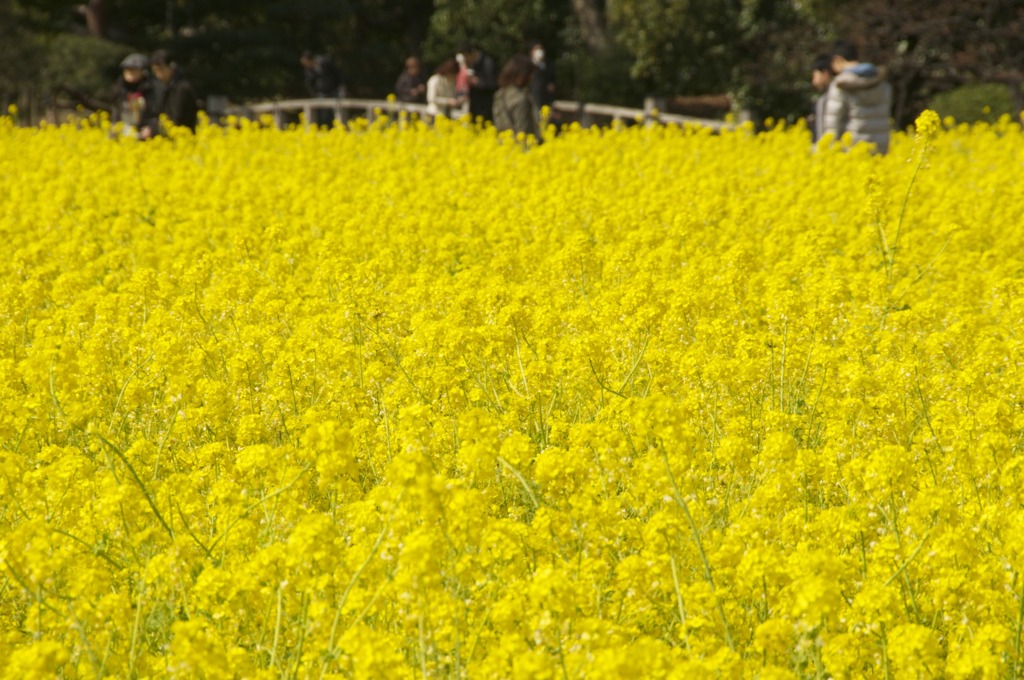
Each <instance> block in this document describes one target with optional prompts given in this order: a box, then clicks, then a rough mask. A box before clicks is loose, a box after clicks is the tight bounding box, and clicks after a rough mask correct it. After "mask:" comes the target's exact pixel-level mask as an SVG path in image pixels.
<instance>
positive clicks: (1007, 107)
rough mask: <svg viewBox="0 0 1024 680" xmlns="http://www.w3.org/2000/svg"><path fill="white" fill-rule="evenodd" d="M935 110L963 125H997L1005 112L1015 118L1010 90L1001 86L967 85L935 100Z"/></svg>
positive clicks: (932, 106) (934, 98) (933, 102)
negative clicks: (985, 123) (996, 122)
mask: <svg viewBox="0 0 1024 680" xmlns="http://www.w3.org/2000/svg"><path fill="white" fill-rule="evenodd" d="M931 108H933V109H934V110H935V111H936V112H937V113H938V114H939V115H940V116H942V117H943V118H945V117H946V116H952V117H953V118H955V119H956V120H957V122H960V123H974V122H978V121H986V122H989V123H994V122H995V121H997V120H998V119H999V117H1000V116H1001V115H1003V114H1004V113H1008V114H1010V115H1013V114H1014V113H1015V112H1014V110H1013V103H1012V100H1011V99H1010V89H1009V88H1008V87H1007V86H1006V85H1001V84H999V83H978V84H976V85H964V86H963V87H958V88H956V89H953V90H948V91H946V92H942V93H939V94H937V95H935V96H934V97H932V100H931Z"/></svg>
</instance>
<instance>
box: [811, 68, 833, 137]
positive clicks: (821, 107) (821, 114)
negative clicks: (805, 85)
mask: <svg viewBox="0 0 1024 680" xmlns="http://www.w3.org/2000/svg"><path fill="white" fill-rule="evenodd" d="M831 84H832V57H831V56H829V55H827V54H819V55H818V56H817V57H816V58H815V60H814V63H813V64H811V86H812V87H813V88H814V89H815V90H817V91H818V93H819V94H818V96H817V98H816V99H815V100H814V114H813V115H812V116H811V121H810V122H811V136H812V141H815V142H817V141H818V140H819V139H821V138H822V137H823V136H824V135H825V103H826V100H827V99H828V95H827V93H828V86H829V85H831Z"/></svg>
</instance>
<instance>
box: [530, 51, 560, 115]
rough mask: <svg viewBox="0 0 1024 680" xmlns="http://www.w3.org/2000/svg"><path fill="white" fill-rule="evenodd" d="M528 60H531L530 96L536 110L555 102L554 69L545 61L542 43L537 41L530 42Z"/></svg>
mask: <svg viewBox="0 0 1024 680" xmlns="http://www.w3.org/2000/svg"><path fill="white" fill-rule="evenodd" d="M529 54H530V61H532V62H533V66H534V71H533V80H531V81H530V96H531V97H533V101H534V103H535V104H537V108H538V110H539V109H540V108H542V107H545V106H548V107H550V106H551V105H552V104H554V103H555V71H554V69H553V68H551V66H550V65H549V64H548V62H547V61H545V54H544V45H543V44H542V43H540V42H538V41H534V42H533V43H531V44H530V50H529Z"/></svg>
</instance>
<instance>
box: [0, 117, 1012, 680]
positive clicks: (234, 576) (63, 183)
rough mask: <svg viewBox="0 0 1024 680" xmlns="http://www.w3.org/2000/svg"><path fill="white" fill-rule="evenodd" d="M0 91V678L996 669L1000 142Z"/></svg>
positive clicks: (1002, 232)
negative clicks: (140, 136)
mask: <svg viewBox="0 0 1024 680" xmlns="http://www.w3.org/2000/svg"><path fill="white" fill-rule="evenodd" d="M357 127H358V129H355V130H353V131H350V132H347V131H345V130H341V129H338V130H333V131H331V132H314V131H306V130H301V129H298V130H289V131H278V130H274V129H268V128H261V127H260V126H259V125H256V124H249V123H245V124H242V125H240V126H238V127H237V129H230V130H226V129H222V128H217V127H213V126H206V127H202V128H201V129H200V131H199V133H198V134H197V135H196V136H195V137H192V136H189V135H184V136H178V137H177V138H175V139H171V140H168V139H159V140H156V141H154V142H150V143H139V142H134V141H131V140H122V141H118V140H111V139H110V137H109V134H108V131H107V130H106V129H105V128H104V126H103V125H101V124H99V123H95V122H94V124H92V125H91V126H87V127H86V128H85V129H76V128H74V127H72V126H70V125H68V126H63V127H52V126H51V127H45V128H42V129H25V128H17V127H15V126H14V125H13V123H12V122H11V120H10V119H8V118H3V119H0V239H2V241H0V242H2V244H3V245H2V248H3V250H2V253H3V257H2V258H0V299H2V300H3V305H2V306H0V314H2V315H3V318H2V323H0V675H2V677H7V678H32V677H37V678H50V677H55V676H56V677H64V678H103V677H125V678H133V677H138V678H142V677H168V676H170V677H182V678H192V677H204V678H232V677H236V678H384V677H423V678H523V679H526V678H529V679H533V678H623V677H631V678H640V677H644V678H647V677H650V678H661V677H670V678H695V677H723V678H764V679H766V680H767V679H769V678H772V679H776V678H862V677H868V678H928V677H948V678H1013V677H1020V676H1021V675H1024V649H1022V624H1024V451H1022V448H1024V365H1022V363H1021V362H1022V360H1024V353H1022V345H1024V134H1022V132H1021V129H1020V127H1019V126H1018V125H1017V124H1016V123H1012V122H1010V121H1008V120H1004V121H1002V122H1001V123H999V124H997V125H995V126H985V125H979V126H975V127H967V126H959V127H958V126H955V125H953V124H952V123H947V124H944V125H942V124H940V123H939V121H938V120H937V118H935V117H934V114H928V113H926V114H925V115H924V116H923V117H922V119H921V120H920V121H919V124H918V130H917V132H916V133H915V132H914V131H911V132H910V133H908V134H898V135H896V137H895V138H894V140H893V144H892V151H891V153H890V154H889V155H888V156H885V157H878V156H872V155H870V154H869V153H867V151H866V150H865V149H862V148H854V149H853V150H851V151H849V152H844V151H841V150H838V149H824V148H823V149H821V150H819V151H817V152H812V150H811V146H810V142H809V137H808V134H807V132H806V130H805V129H803V128H802V127H797V128H786V129H783V128H781V127H780V128H778V129H775V130H773V131H771V132H767V133H762V134H754V133H752V132H751V131H750V130H749V129H747V128H740V129H737V130H734V131H729V132H725V133H723V134H721V135H713V134H711V133H709V132H706V131H698V130H687V131H683V130H679V129H675V128H664V127H640V126H637V127H631V128H618V129H613V130H604V131H598V130H578V129H577V130H569V131H567V132H566V133H565V134H562V135H560V136H558V137H556V138H551V137H550V136H549V140H548V142H547V143H545V144H544V145H542V146H540V147H536V148H531V149H528V150H524V149H523V147H522V145H520V144H517V143H514V142H512V141H510V140H508V139H506V140H504V143H499V142H497V141H496V140H495V138H494V136H493V134H476V133H475V132H473V131H472V130H470V129H467V127H466V126H464V125H463V124H461V123H442V124H441V125H439V127H438V128H437V129H429V128H426V127H425V126H422V125H414V124H410V125H407V126H405V129H399V126H397V125H391V126H388V125H387V124H386V122H383V121H382V122H378V123H374V124H369V125H361V126H357Z"/></svg>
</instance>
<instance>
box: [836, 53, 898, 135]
mask: <svg viewBox="0 0 1024 680" xmlns="http://www.w3.org/2000/svg"><path fill="white" fill-rule="evenodd" d="M832 72H833V73H835V74H836V76H835V78H833V79H832V83H831V84H830V85H829V86H828V93H827V94H826V95H825V97H826V100H825V125H824V132H826V133H829V132H831V133H832V134H833V135H835V137H836V139H838V138H840V137H842V136H843V134H845V133H847V132H849V133H850V136H851V137H852V138H853V141H854V143H857V142H866V143H869V144H874V145H875V150H876V151H877V152H878V153H886V152H887V151H888V150H889V113H890V110H891V108H892V86H891V85H889V82H888V81H887V80H886V74H885V69H883V68H879V67H877V66H875V65H874V64H869V63H867V62H861V61H859V60H858V56H857V47H856V46H855V45H853V44H852V43H848V42H845V41H839V42H837V43H836V44H835V45H834V46H833V49H832Z"/></svg>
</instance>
